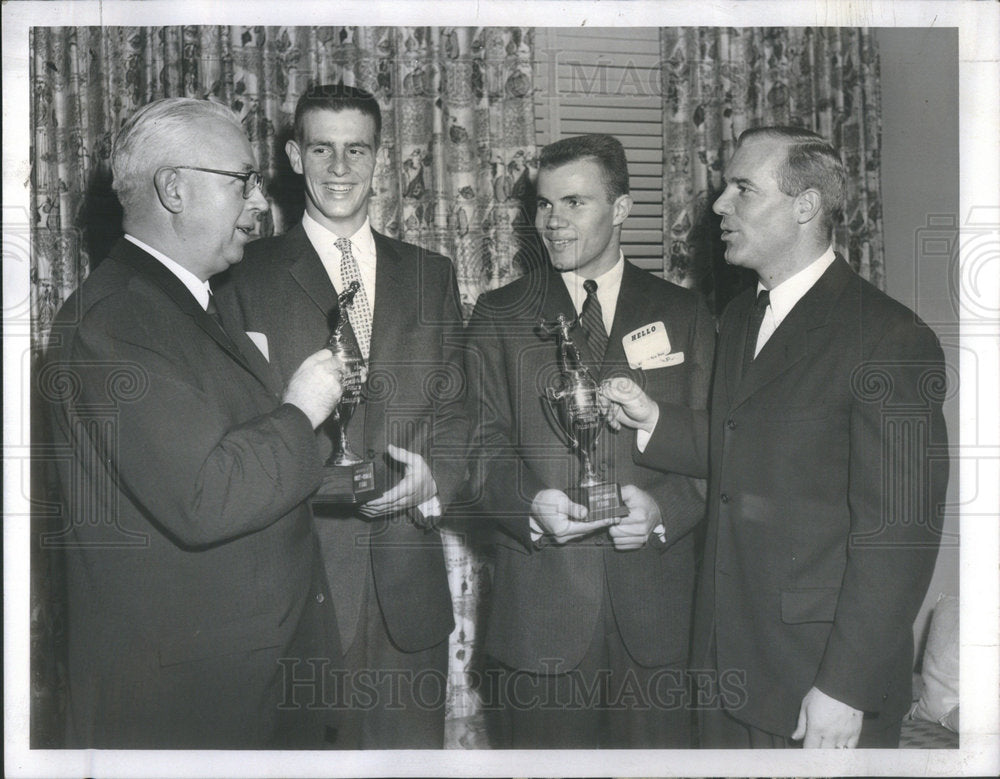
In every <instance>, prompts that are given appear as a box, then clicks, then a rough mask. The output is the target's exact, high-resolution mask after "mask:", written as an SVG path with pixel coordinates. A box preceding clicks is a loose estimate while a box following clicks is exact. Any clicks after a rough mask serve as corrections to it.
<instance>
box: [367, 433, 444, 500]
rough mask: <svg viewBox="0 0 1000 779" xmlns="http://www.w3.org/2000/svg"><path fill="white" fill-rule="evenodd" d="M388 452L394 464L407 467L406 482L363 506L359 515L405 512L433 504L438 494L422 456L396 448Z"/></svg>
mask: <svg viewBox="0 0 1000 779" xmlns="http://www.w3.org/2000/svg"><path fill="white" fill-rule="evenodd" d="M386 451H387V452H388V453H389V456H390V457H392V459H393V460H396V461H397V462H401V463H403V464H404V465H405V466H406V469H405V470H404V472H403V478H402V479H400V480H399V481H398V482H397V483H396V485H395V486H394V487H392V488H391V489H389V490H387V491H386V492H383V493H382V494H381V495H379V496H378V497H377V498H375V499H374V500H370V501H368V502H367V503H363V504H361V506H360V507H359V508H358V513H359V514H361V515H363V516H366V517H377V516H380V515H382V514H393V513H396V512H398V511H405V510H406V509H409V508H413V507H414V506H419V505H420V504H421V503H424V502H425V501H428V500H430V499H431V498H432V497H434V495H435V494H436V493H437V485H436V484H435V483H434V476H433V475H431V469H430V468H429V467H428V465H427V463H426V461H425V460H424V458H423V457H422V456H421V455H420V454H418V453H417V452H411V451H409V450H407V449H403V448H401V447H399V446H393V445H392V444H389V445H388V446H387V447H386Z"/></svg>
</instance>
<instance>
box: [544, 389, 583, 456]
mask: <svg viewBox="0 0 1000 779" xmlns="http://www.w3.org/2000/svg"><path fill="white" fill-rule="evenodd" d="M565 395H566V390H565V389H555V388H554V387H546V388H545V394H544V395H542V400H543V401H544V402H543V403H542V408H543V409H545V416H546V417H547V418H548V420H549V423H550V424H551V425H552V426H553V427H555V428H556V429H557V430H560V431H562V433H563V434H564V435H565V436H566V439H567V440H568V441H569V443H570V444H571V445H572V446H573V447H574V448H575V447H578V446H579V445H580V442H579V441H578V440H577V438H576V436H574V435H573V433H572V432H571V427H570V426H569V425H567V424H566V423H565V422H564V421H563V418H562V414H561V413H560V411H559V401H560V400H562V398H563V397H565Z"/></svg>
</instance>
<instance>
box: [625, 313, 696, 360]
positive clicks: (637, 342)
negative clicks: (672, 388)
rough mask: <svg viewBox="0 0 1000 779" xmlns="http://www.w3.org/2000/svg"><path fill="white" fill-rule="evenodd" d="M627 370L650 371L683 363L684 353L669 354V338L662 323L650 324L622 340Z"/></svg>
mask: <svg viewBox="0 0 1000 779" xmlns="http://www.w3.org/2000/svg"><path fill="white" fill-rule="evenodd" d="M622 345H623V346H624V347H625V356H626V357H627V358H628V367H629V368H633V369H634V368H640V369H642V370H651V369H653V368H666V367H667V366H668V365H678V364H680V363H682V362H684V352H677V353H676V354H671V353H670V338H669V337H668V336H667V328H666V327H664V326H663V322H650V323H649V324H648V325H643V326H642V327H639V328H637V329H635V330H633V331H632V332H631V333H628V334H627V335H626V336H625V337H624V338H622Z"/></svg>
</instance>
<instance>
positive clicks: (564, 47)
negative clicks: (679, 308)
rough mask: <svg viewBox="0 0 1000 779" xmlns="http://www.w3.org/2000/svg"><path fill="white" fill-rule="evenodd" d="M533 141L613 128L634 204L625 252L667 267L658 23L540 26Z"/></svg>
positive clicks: (643, 263) (649, 265)
mask: <svg viewBox="0 0 1000 779" xmlns="http://www.w3.org/2000/svg"><path fill="white" fill-rule="evenodd" d="M535 60H536V61H535V77H534V78H535V84H534V86H535V140H536V142H537V143H538V145H539V147H541V146H544V145H545V144H547V143H550V142H551V141H555V140H559V139H560V138H565V137H567V136H571V135H583V134H585V133H608V134H609V135H614V136H615V137H616V138H618V140H620V141H621V142H622V145H624V147H625V154H626V157H627V158H628V163H629V184H630V187H631V189H632V197H633V199H634V200H635V205H634V206H633V208H632V215H631V216H630V217H629V218H628V220H627V221H626V222H625V226H624V228H623V230H622V248H623V250H624V252H625V256H626V257H628V258H629V259H630V260H632V261H633V262H635V263H636V264H637V265H639V266H640V267H642V268H645V269H647V270H651V271H654V272H656V273H658V274H659V273H661V272H662V271H663V109H662V97H661V87H660V84H661V81H660V65H659V62H660V40H659V31H658V30H657V29H656V28H655V27H646V28H636V27H631V28H592V29H591V28H586V27H584V28H551V27H550V28H539V29H537V30H536V37H535Z"/></svg>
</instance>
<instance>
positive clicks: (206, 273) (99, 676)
mask: <svg viewBox="0 0 1000 779" xmlns="http://www.w3.org/2000/svg"><path fill="white" fill-rule="evenodd" d="M112 168H113V173H114V186H115V190H116V191H117V193H118V196H119V198H120V200H121V202H122V205H123V207H124V214H125V215H124V221H123V226H124V229H125V237H124V238H123V239H122V240H121V241H119V243H118V244H117V245H116V246H115V247H114V248H113V249H112V251H111V252H110V256H109V257H108V258H107V259H106V260H105V261H104V262H102V263H101V264H100V266H99V267H97V268H96V269H95V270H94V271H93V272H92V273H91V274H90V276H89V277H88V278H87V279H86V281H84V282H83V283H82V284H81V286H80V288H79V289H78V290H77V291H76V292H75V293H74V294H73V295H72V296H71V297H70V298H69V300H67V302H66V304H65V305H64V306H63V308H62V310H61V311H60V313H59V315H58V316H57V319H56V322H55V324H54V326H53V329H52V340H51V344H52V346H53V350H52V353H51V355H49V357H50V359H49V361H48V362H47V364H46V366H45V367H44V368H43V370H42V371H41V372H40V374H39V380H40V390H41V392H42V393H43V394H44V395H45V396H47V397H48V399H49V400H50V401H51V403H52V408H53V420H54V428H55V438H56V444H57V450H58V451H60V452H62V453H63V454H64V456H63V457H62V458H61V459H60V461H59V481H60V487H61V498H62V503H63V508H64V515H63V516H64V517H65V529H64V531H63V533H61V534H60V535H58V536H57V537H56V539H57V540H58V542H59V544H58V545H59V546H61V547H63V548H64V549H65V554H66V561H67V585H68V618H69V626H68V633H69V693H70V702H69V707H68V709H69V710H68V715H69V721H68V733H67V741H66V745H67V746H70V747H79V748H132V749H141V748H216V749H219V748H267V747H292V746H296V747H312V746H321V745H322V744H323V743H324V738H325V736H326V735H327V733H328V731H329V729H330V728H331V727H332V726H333V725H332V724H331V720H330V718H329V712H326V711H323V710H322V709H321V708H315V707H314V708H307V707H305V706H298V707H295V706H291V707H289V706H287V705H286V704H287V702H288V701H289V700H294V696H293V695H292V694H291V693H293V692H294V689H293V688H294V684H295V679H296V678H297V675H300V674H301V670H300V669H299V668H298V665H299V663H300V661H301V660H304V659H306V658H309V659H314V658H317V657H320V656H325V657H329V655H330V653H331V652H333V653H335V654H336V653H337V652H339V648H338V645H337V629H336V620H335V617H334V614H333V610H332V605H331V602H330V598H329V594H328V590H327V587H326V583H325V578H324V576H323V569H322V563H321V561H320V558H319V556H318V545H317V541H316V538H315V534H314V532H313V528H312V521H311V518H310V516H309V513H308V510H307V509H306V508H305V506H304V504H303V501H304V500H305V498H306V497H307V496H308V495H309V494H310V493H312V492H313V491H314V490H315V489H316V487H317V486H318V484H319V483H320V470H321V465H322V461H321V458H320V453H319V450H318V447H317V444H316V438H315V435H314V432H313V431H314V429H315V428H316V427H317V426H318V425H319V424H320V423H321V422H322V421H324V420H325V419H326V418H327V416H328V415H329V414H330V412H331V410H332V409H333V407H334V404H335V403H336V402H337V400H338V399H339V397H340V380H339V375H340V365H339V364H338V363H337V361H336V359H335V358H334V357H333V356H332V354H331V353H330V352H329V351H326V350H321V351H319V352H316V353H314V354H312V355H310V356H308V357H307V358H306V359H305V360H304V362H302V364H301V366H300V367H299V369H298V370H297V371H296V372H295V374H294V375H293V376H292V377H291V379H290V381H289V382H288V383H287V385H286V386H284V387H282V383H281V381H280V380H279V379H278V378H277V377H276V376H275V375H274V374H273V373H272V372H271V370H270V368H269V366H268V364H267V362H266V360H265V359H264V358H263V356H262V355H261V354H260V352H259V351H258V350H257V348H256V347H255V346H254V344H253V343H252V342H251V341H250V340H249V339H248V338H247V336H246V334H245V333H244V332H243V331H242V330H241V329H240V328H238V327H232V326H229V325H227V323H226V322H225V321H224V320H223V319H222V318H220V317H219V316H218V314H217V313H216V311H215V306H214V303H213V300H212V291H211V289H210V287H209V284H208V279H209V277H211V276H212V275H213V274H215V273H218V272H219V271H221V270H224V269H225V268H227V267H229V266H230V265H232V264H234V263H237V262H239V261H240V259H241V258H242V256H243V249H244V246H245V245H246V243H247V242H248V241H249V240H250V235H251V233H252V232H253V230H254V226H255V224H256V222H257V219H258V218H259V216H260V215H261V214H263V213H264V212H265V211H266V210H267V207H268V204H267V201H266V200H265V199H264V197H263V194H262V192H261V175H260V173H259V172H258V171H257V170H256V168H255V160H254V156H253V152H252V151H251V148H250V144H249V143H248V141H247V138H246V136H245V135H244V133H243V130H242V128H241V126H240V123H239V121H238V119H237V117H236V116H235V115H234V114H233V113H232V112H231V111H229V110H228V109H226V108H224V107H222V106H219V105H215V104H213V103H210V102H207V101H203V100H193V99H187V98H171V99H165V100H159V101H156V102H154V103H151V104H149V105H147V106H145V107H144V108H142V109H140V110H139V111H138V112H137V113H136V114H135V115H134V116H132V117H131V118H130V119H129V120H128V121H127V122H126V123H125V125H124V127H123V128H122V129H121V132H120V133H119V135H118V137H117V139H116V141H115V146H114V151H113V154H112ZM321 653H322V654H321ZM332 659H337V660H339V656H338V657H337V658H332ZM317 703H318V702H317Z"/></svg>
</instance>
